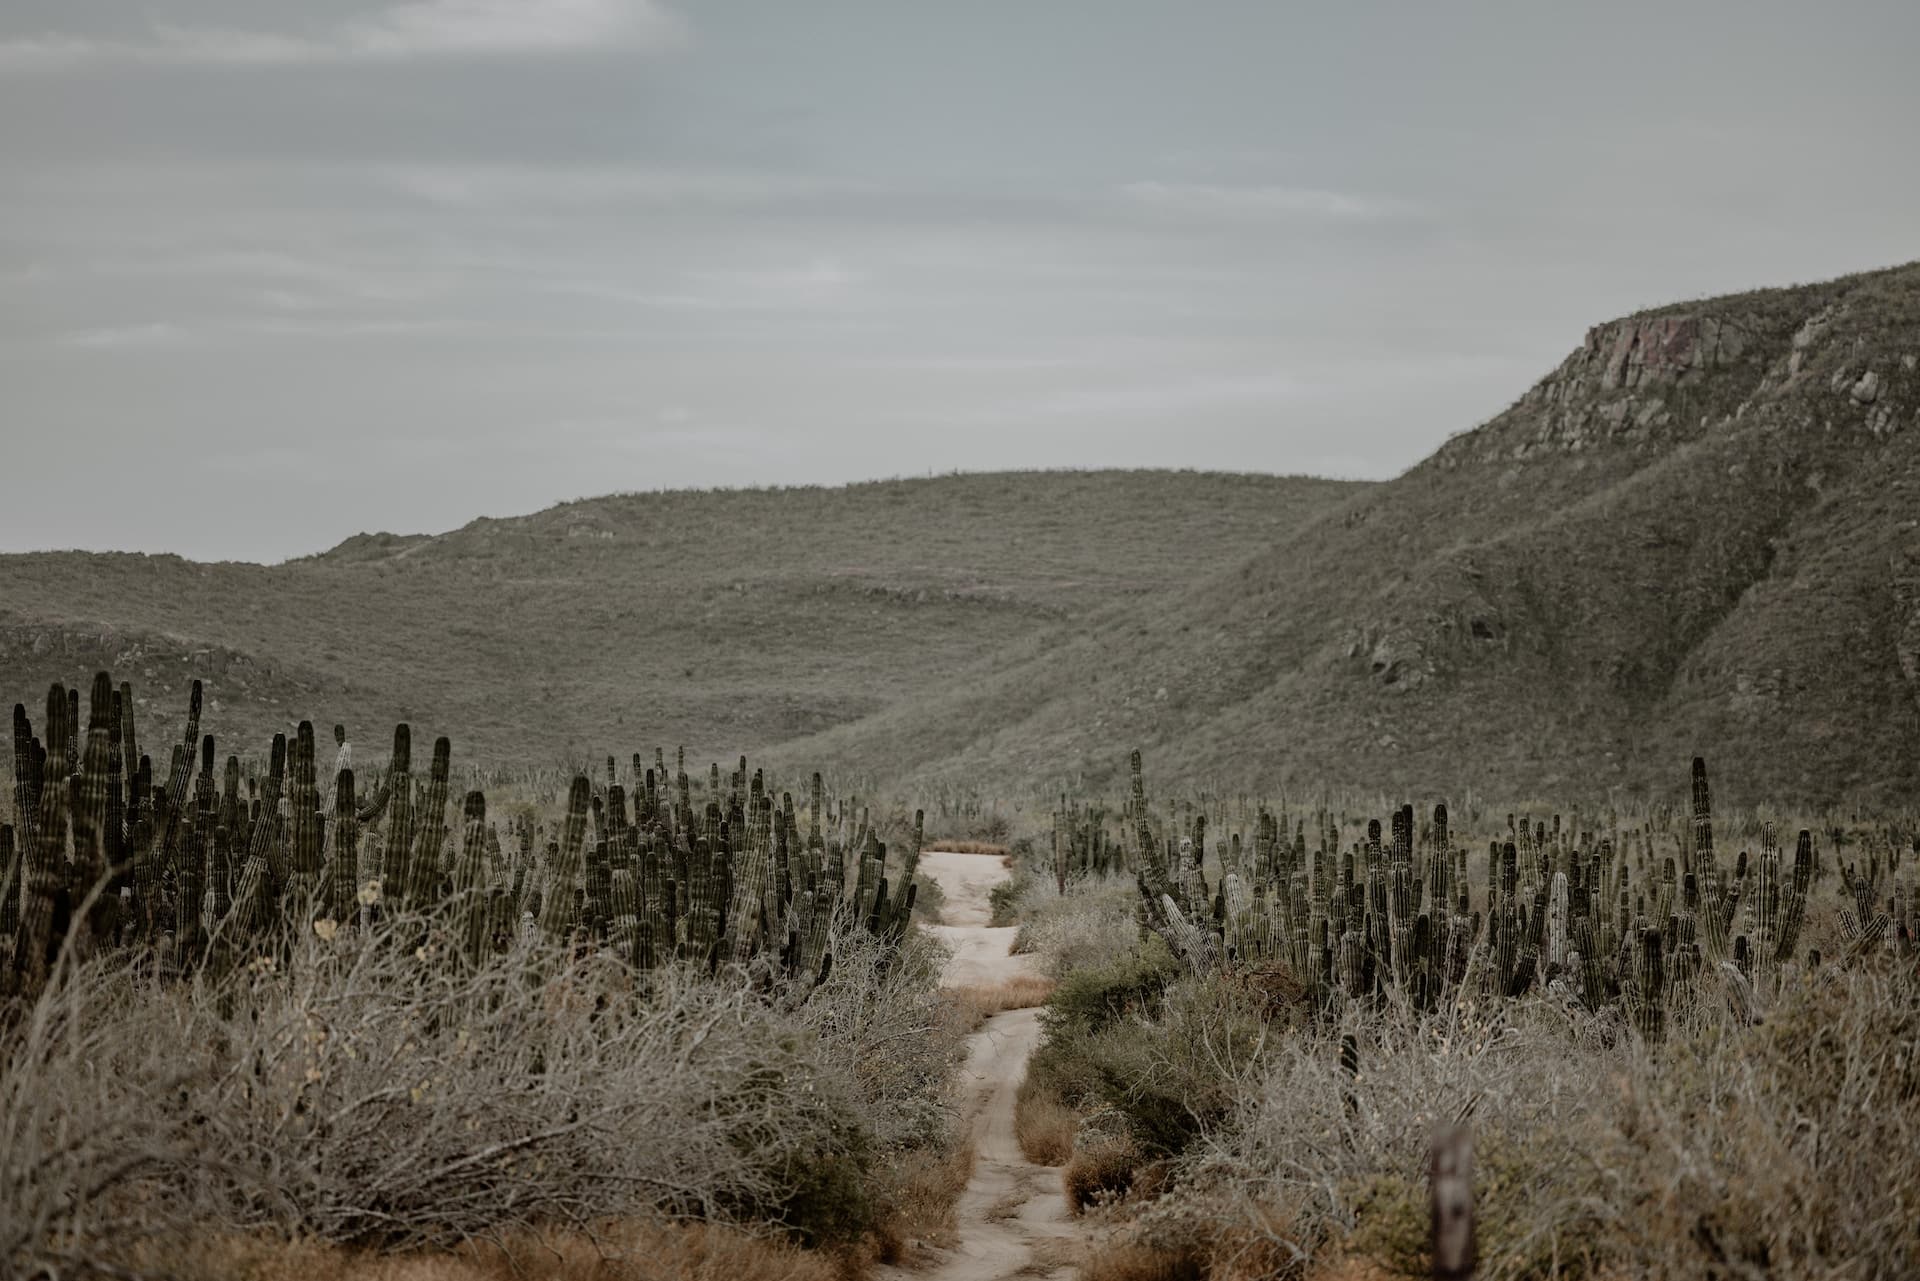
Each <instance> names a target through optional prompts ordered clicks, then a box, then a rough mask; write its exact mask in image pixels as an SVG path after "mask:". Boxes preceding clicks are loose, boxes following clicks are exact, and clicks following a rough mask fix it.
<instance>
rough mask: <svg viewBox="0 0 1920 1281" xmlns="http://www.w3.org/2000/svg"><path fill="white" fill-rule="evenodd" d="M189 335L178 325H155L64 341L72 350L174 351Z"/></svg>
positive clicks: (78, 334)
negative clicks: (80, 348)
mask: <svg viewBox="0 0 1920 1281" xmlns="http://www.w3.org/2000/svg"><path fill="white" fill-rule="evenodd" d="M189 337H190V335H189V334H188V332H187V331H186V330H184V329H182V328H180V327H179V326H178V325H169V324H165V323H162V322H158V321H156V322H153V323H150V324H142V325H109V326H103V327H100V328H97V329H82V330H77V331H75V332H73V333H70V334H67V335H65V336H64V337H63V338H62V339H61V341H62V342H63V343H64V344H65V345H67V346H69V347H86V348H91V349H94V350H127V349H131V348H141V347H171V346H175V345H177V344H179V343H183V342H185V341H187V340H188V338H189Z"/></svg>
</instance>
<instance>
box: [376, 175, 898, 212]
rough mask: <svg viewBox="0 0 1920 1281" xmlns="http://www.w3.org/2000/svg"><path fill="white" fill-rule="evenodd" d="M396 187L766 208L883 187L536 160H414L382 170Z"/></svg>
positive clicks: (549, 200) (542, 200) (417, 193)
mask: <svg viewBox="0 0 1920 1281" xmlns="http://www.w3.org/2000/svg"><path fill="white" fill-rule="evenodd" d="M380 180H381V181H382V182H383V183H384V184H385V185H386V186H388V187H389V188H391V189H393V190H395V191H398V192H400V193H401V194H403V195H406V196H410V197H412V198H414V199H417V200H424V201H427V202H428V203H431V204H436V205H452V206H462V207H484V206H491V205H509V206H539V207H550V208H551V207H576V206H582V207H584V206H594V205H614V206H618V205H648V206H657V205H715V206H745V207H752V206H764V205H782V204H789V203H796V202H804V201H821V200H827V199H831V198H834V197H855V196H861V195H868V194H872V193H874V192H876V191H877V190H878V188H877V187H876V186H875V185H874V184H872V183H865V182H858V181H854V180H850V179H835V178H825V177H813V176H810V175H779V174H760V173H739V172H728V171H724V170H710V171H686V170H668V169H638V168H609V167H591V166H586V167H582V166H557V165H556V166H535V165H409V166H404V167H391V168H387V169H383V170H382V171H381V172H380Z"/></svg>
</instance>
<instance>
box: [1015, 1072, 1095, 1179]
mask: <svg viewBox="0 0 1920 1281" xmlns="http://www.w3.org/2000/svg"><path fill="white" fill-rule="evenodd" d="M1079 1128H1080V1118H1079V1117H1078V1116H1076V1115H1075V1114H1074V1111H1073V1109H1072V1108H1070V1107H1068V1106H1067V1105H1066V1103H1065V1101H1064V1100H1062V1099H1061V1097H1060V1096H1059V1094H1058V1093H1056V1092H1055V1091H1054V1090H1053V1089H1052V1088H1051V1087H1050V1086H1047V1085H1045V1084H1043V1083H1041V1082H1039V1081H1037V1080H1035V1079H1034V1078H1033V1077H1032V1076H1029V1077H1028V1078H1027V1079H1026V1080H1024V1081H1022V1082H1021V1083H1020V1092H1019V1093H1018V1094H1017V1095H1015V1096H1014V1103H1013V1133H1014V1137H1015V1138H1016V1139H1018V1140H1019V1141H1020V1151H1021V1152H1022V1153H1023V1154H1025V1156H1026V1158H1027V1160H1029V1161H1031V1162H1033V1163H1034V1164H1035V1165H1065V1164H1066V1163H1067V1160H1068V1158H1070V1157H1071V1156H1072V1155H1073V1136H1074V1133H1075V1132H1076V1131H1077V1130H1078V1129H1079Z"/></svg>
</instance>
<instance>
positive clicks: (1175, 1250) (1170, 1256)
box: [1080, 1241, 1212, 1281]
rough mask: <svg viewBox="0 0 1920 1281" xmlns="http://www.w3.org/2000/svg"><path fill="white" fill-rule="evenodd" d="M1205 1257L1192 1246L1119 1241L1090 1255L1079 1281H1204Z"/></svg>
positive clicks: (1206, 1279) (1205, 1274)
mask: <svg viewBox="0 0 1920 1281" xmlns="http://www.w3.org/2000/svg"><path fill="white" fill-rule="evenodd" d="M1211 1275H1212V1274H1211V1273H1210V1272H1209V1271H1208V1268H1207V1257H1206V1255H1205V1254H1204V1253H1203V1252H1202V1251H1201V1250H1199V1249H1196V1248H1193V1247H1165V1246H1157V1245H1148V1244H1146V1243H1144V1242H1140V1241H1121V1242H1117V1243H1115V1244H1113V1245H1109V1246H1106V1247H1105V1248H1103V1249H1100V1250H1097V1251H1095V1252H1094V1254H1093V1257H1092V1258H1090V1259H1088V1260H1087V1261H1086V1263H1084V1264H1083V1265H1081V1268H1080V1281H1208V1278H1209V1277H1210V1276H1211Z"/></svg>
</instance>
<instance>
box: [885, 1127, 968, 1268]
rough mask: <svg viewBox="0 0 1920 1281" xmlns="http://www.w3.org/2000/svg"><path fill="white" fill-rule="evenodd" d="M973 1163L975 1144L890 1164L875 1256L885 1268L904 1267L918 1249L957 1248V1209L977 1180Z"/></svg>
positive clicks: (909, 1156) (931, 1151)
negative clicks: (962, 1198) (933, 1247)
mask: <svg viewBox="0 0 1920 1281" xmlns="http://www.w3.org/2000/svg"><path fill="white" fill-rule="evenodd" d="M973 1163H974V1149H973V1144H972V1143H970V1142H967V1143H955V1144H953V1145H952V1146H950V1147H947V1148H944V1149H920V1150H917V1151H912V1152H906V1153H903V1154H902V1155H900V1156H899V1157H898V1158H896V1159H895V1160H894V1161H893V1162H891V1163H890V1164H889V1166H888V1168H887V1170H886V1172H885V1180H884V1185H883V1191H882V1193H881V1197H880V1200H881V1207H882V1209H881V1215H880V1219H879V1222H878V1224H877V1225H876V1226H875V1229H874V1232H873V1241H872V1247H873V1254H874V1256H875V1257H876V1258H877V1259H878V1260H879V1261H880V1262H882V1263H901V1262H904V1261H905V1260H906V1259H908V1258H909V1257H910V1256H911V1254H912V1252H913V1250H914V1248H915V1247H917V1246H922V1245H931V1246H937V1247H943V1248H944V1247H951V1246H953V1245H955V1244H957V1243H958V1241H959V1237H958V1224H957V1221H956V1219H955V1215H954V1207H955V1206H956V1205H957V1204H958V1202H959V1200H960V1194H961V1193H963V1192H965V1191H966V1190H967V1181H968V1180H969V1179H971V1178H972V1177H973Z"/></svg>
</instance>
